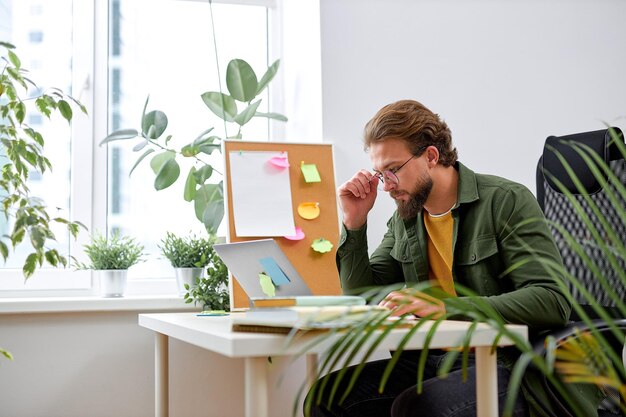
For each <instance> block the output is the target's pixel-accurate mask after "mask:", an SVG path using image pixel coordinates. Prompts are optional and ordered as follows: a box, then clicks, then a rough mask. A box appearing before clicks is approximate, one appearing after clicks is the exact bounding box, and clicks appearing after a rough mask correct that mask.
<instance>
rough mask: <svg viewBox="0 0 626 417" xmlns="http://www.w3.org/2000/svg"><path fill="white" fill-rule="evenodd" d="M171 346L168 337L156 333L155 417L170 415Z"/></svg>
mask: <svg viewBox="0 0 626 417" xmlns="http://www.w3.org/2000/svg"><path fill="white" fill-rule="evenodd" d="M168 360H169V346H168V338H167V336H166V335H164V334H161V333H156V339H155V343H154V415H155V417H168V415H169V386H168V385H169V364H168Z"/></svg>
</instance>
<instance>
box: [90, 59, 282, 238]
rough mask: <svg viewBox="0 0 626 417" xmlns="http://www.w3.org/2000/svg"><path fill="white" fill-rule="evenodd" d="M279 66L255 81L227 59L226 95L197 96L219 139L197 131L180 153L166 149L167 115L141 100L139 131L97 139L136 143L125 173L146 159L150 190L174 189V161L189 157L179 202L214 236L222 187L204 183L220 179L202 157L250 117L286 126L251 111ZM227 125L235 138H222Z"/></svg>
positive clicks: (210, 130) (247, 69) (178, 171)
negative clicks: (218, 122) (219, 124)
mask: <svg viewBox="0 0 626 417" xmlns="http://www.w3.org/2000/svg"><path fill="white" fill-rule="evenodd" d="M278 67H279V61H278V60H277V61H276V62H274V63H273V64H272V65H270V67H269V68H267V70H266V71H265V73H264V74H263V76H262V77H261V78H260V79H259V78H258V77H257V75H256V73H255V72H254V70H253V69H252V67H251V66H250V65H249V64H248V63H247V62H246V61H244V60H242V59H233V60H232V61H230V63H229V64H228V67H227V69H226V86H227V88H228V92H229V94H225V93H223V92H221V91H208V92H205V93H203V94H201V95H200V98H201V99H202V101H203V102H204V104H205V105H206V106H207V107H208V108H209V110H211V111H212V112H213V113H214V114H215V115H217V116H218V117H219V118H221V119H222V120H223V121H224V135H223V136H219V135H216V134H215V133H214V132H213V131H214V128H213V127H210V128H208V129H206V130H205V131H203V132H201V133H200V134H199V135H198V136H197V137H196V138H195V139H194V140H193V141H191V142H189V143H187V144H186V145H184V146H182V147H180V148H174V147H172V146H171V145H170V141H171V140H172V137H173V136H172V135H171V134H168V135H166V134H165V131H166V130H167V126H168V118H167V115H166V114H165V113H164V112H163V111H160V110H151V111H149V112H146V110H147V107H148V101H149V98H148V99H146V103H145V105H144V109H143V112H142V116H141V129H140V130H136V129H123V130H118V131H115V132H113V133H111V134H110V135H108V136H107V137H106V138H104V139H103V140H102V142H101V143H100V145H103V144H106V143H109V142H112V141H119V140H128V139H135V138H139V142H138V143H137V144H136V145H135V146H134V148H133V151H135V152H142V153H141V155H140V156H139V158H137V161H136V162H135V164H134V165H133V167H132V168H131V170H130V173H131V174H132V172H133V171H134V170H135V168H136V167H137V166H138V165H139V164H140V163H141V162H142V161H143V160H144V159H146V158H147V157H148V156H150V155H151V157H150V168H152V171H153V172H154V174H155V179H154V188H155V190H157V191H158V190H163V189H166V188H168V187H170V186H171V185H172V184H174V183H175V182H176V181H177V180H178V179H179V177H180V174H181V169H180V165H179V163H178V158H191V159H192V160H193V161H194V165H193V166H192V167H191V168H190V169H189V172H188V173H187V175H186V179H185V187H184V192H183V198H184V199H185V201H188V202H193V204H194V211H195V215H196V218H197V219H198V220H199V221H201V222H202V223H203V224H204V226H205V227H206V229H207V231H208V232H209V233H212V234H214V233H216V232H217V228H218V227H219V225H220V223H221V221H222V218H223V217H224V190H223V183H222V182H219V183H209V182H208V180H209V179H211V177H212V176H213V174H214V173H217V174H221V173H220V172H218V171H217V170H215V169H214V168H213V166H212V165H211V164H210V163H208V162H207V161H205V160H204V159H203V158H204V157H206V156H209V155H211V154H212V153H213V152H215V151H220V150H221V144H220V143H221V141H222V140H223V139H224V138H228V139H241V138H242V128H243V126H244V125H246V124H247V123H248V122H249V121H250V120H252V119H253V118H254V117H263V118H270V119H274V120H280V121H286V120H287V118H286V117H285V116H283V115H281V114H278V113H263V112H259V111H257V109H258V108H259V105H260V104H261V101H262V99H261V98H259V96H260V95H261V94H262V93H263V91H264V90H265V88H266V87H267V86H268V84H269V83H270V82H271V81H272V79H274V76H275V75H276V73H277V71H278ZM228 124H230V125H234V126H236V128H237V133H236V134H234V135H228Z"/></svg>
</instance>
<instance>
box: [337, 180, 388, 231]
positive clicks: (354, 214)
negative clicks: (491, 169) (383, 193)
mask: <svg viewBox="0 0 626 417" xmlns="http://www.w3.org/2000/svg"><path fill="white" fill-rule="evenodd" d="M378 181H379V180H378V178H376V176H374V174H372V173H371V172H369V171H367V170H365V169H362V170H360V171H359V172H357V173H356V174H354V176H353V177H352V178H350V179H349V180H348V181H347V182H345V183H343V184H342V185H341V186H339V188H337V197H339V205H340V206H341V209H342V211H343V224H344V225H345V226H346V228H347V229H359V228H361V227H362V226H363V225H364V224H365V222H366V221H367V214H368V213H369V212H370V210H371V209H372V207H373V206H374V201H376V195H377V190H376V187H377V186H378Z"/></svg>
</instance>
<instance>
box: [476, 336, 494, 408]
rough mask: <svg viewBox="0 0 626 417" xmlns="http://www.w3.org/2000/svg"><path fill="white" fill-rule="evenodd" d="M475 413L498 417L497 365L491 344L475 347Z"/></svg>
mask: <svg viewBox="0 0 626 417" xmlns="http://www.w3.org/2000/svg"><path fill="white" fill-rule="evenodd" d="M476 415H478V416H481V417H498V365H497V362H496V353H495V352H493V353H491V346H480V347H477V348H476Z"/></svg>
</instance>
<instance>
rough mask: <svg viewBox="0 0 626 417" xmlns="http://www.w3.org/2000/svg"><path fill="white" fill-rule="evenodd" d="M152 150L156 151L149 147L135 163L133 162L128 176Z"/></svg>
mask: <svg viewBox="0 0 626 417" xmlns="http://www.w3.org/2000/svg"><path fill="white" fill-rule="evenodd" d="M152 152H154V149H152V148H150V149H147V150H146V151H145V152H144V153H142V154H141V156H140V157H139V158H137V160H136V161H135V163H134V164H133V167H132V168H131V169H130V172H129V173H128V176H129V177H130V174H132V173H133V171H134V170H135V168H137V165H139V163H140V162H141V161H143V160H144V158H145V157H146V156H148V155H150V154H151V153H152Z"/></svg>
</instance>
